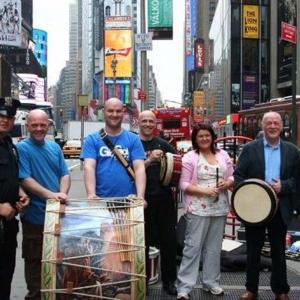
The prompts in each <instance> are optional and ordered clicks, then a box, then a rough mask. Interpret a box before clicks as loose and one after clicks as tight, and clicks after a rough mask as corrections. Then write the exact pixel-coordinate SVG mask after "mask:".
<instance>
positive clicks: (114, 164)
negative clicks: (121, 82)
mask: <svg viewBox="0 0 300 300" xmlns="http://www.w3.org/2000/svg"><path fill="white" fill-rule="evenodd" d="M123 117H124V107H123V103H122V102H121V101H120V100H119V99H118V98H110V99H108V100H107V101H106V102H105V104H104V119H105V131H106V133H107V135H108V138H109V140H110V141H111V142H112V143H113V144H114V145H115V147H116V148H118V150H119V151H120V152H121V153H122V155H123V157H124V158H125V159H126V160H127V162H128V163H129V165H130V166H131V167H132V168H133V171H134V173H135V181H133V180H132V179H131V177H130V176H129V175H128V173H127V172H126V170H125V168H124V167H123V165H122V164H121V163H120V162H119V161H118V160H117V159H116V158H115V156H114V154H113V153H112V152H111V151H110V150H109V148H108V147H107V146H106V144H105V143H104V141H103V140H102V138H101V137H100V135H99V132H98V131H97V132H95V133H92V134H90V135H89V136H87V138H86V140H85V143H84V147H83V150H82V152H81V158H82V159H84V182H85V188H86V192H87V197H88V198H89V199H93V198H97V197H125V196H128V195H130V194H136V195H137V196H138V197H140V198H143V199H144V195H145V186H146V174H145V165H144V158H145V154H144V150H143V146H142V144H141V141H140V139H139V137H138V136H137V135H136V134H134V133H132V132H129V131H127V130H125V129H123V128H122V121H123Z"/></svg>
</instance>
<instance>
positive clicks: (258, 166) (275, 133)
mask: <svg viewBox="0 0 300 300" xmlns="http://www.w3.org/2000/svg"><path fill="white" fill-rule="evenodd" d="M282 127H283V125H282V119H281V116H280V115H279V114H278V113H276V112H268V113H266V114H265V115H264V117H263V119H262V129H263V131H264V136H263V138H261V139H257V140H255V141H253V142H250V143H248V144H246V145H245V147H244V148H243V151H242V153H241V155H240V157H239V159H238V162H237V166H236V169H235V171H234V180H235V185H238V184H239V183H241V182H243V181H244V180H245V179H249V178H258V179H261V180H264V181H266V182H268V183H269V184H270V185H271V187H272V188H273V190H274V192H275V193H276V195H277V197H278V199H279V204H278V209H277V212H276V214H275V216H274V217H273V218H272V220H271V221H269V222H268V223H266V224H263V225H259V226H247V225H246V226H245V229H246V242H247V278H246V292H245V293H244V294H243V295H242V296H241V298H240V299H242V300H254V299H257V297H258V284H259V268H260V254H261V249H262V246H263V243H264V238H265V230H266V229H267V230H268V237H269V241H270V246H271V258H272V275H271V289H272V291H273V292H274V294H275V295H276V296H275V299H276V300H289V299H290V298H289V296H288V292H289V289H290V287H289V285H288V283H287V272H286V261H285V236H286V232H287V226H288V224H289V222H290V220H291V218H292V216H293V196H294V195H293V194H294V192H295V188H296V178H297V172H298V171H299V150H298V148H297V147H296V146H295V145H293V144H291V143H288V142H285V141H283V140H281V139H280V133H281V131H282Z"/></svg>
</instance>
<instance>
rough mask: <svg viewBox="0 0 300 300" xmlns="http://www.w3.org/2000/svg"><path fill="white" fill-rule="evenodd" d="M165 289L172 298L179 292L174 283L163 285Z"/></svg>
mask: <svg viewBox="0 0 300 300" xmlns="http://www.w3.org/2000/svg"><path fill="white" fill-rule="evenodd" d="M163 289H164V290H165V292H166V293H167V294H169V295H170V296H176V295H177V290H176V287H175V285H174V283H173V282H168V283H164V284H163Z"/></svg>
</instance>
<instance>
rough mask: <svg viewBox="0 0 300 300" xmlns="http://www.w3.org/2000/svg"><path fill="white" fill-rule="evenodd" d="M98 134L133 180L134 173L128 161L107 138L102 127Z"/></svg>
mask: <svg viewBox="0 0 300 300" xmlns="http://www.w3.org/2000/svg"><path fill="white" fill-rule="evenodd" d="M99 134H100V137H101V139H102V140H103V142H104V143H105V145H106V146H107V147H108V148H109V150H110V151H111V152H112V153H113V154H114V155H115V156H116V158H117V159H118V161H119V162H120V163H121V165H122V166H123V167H124V168H125V170H126V172H127V174H128V175H129V177H130V178H131V179H132V180H135V174H134V171H133V170H132V168H131V166H130V165H129V163H128V161H127V160H126V159H125V158H124V157H123V155H122V153H121V152H120V151H119V150H118V149H117V148H116V147H115V145H114V144H113V143H112V142H111V141H110V139H109V138H108V135H107V133H106V132H105V130H104V129H103V128H101V129H100V130H99Z"/></svg>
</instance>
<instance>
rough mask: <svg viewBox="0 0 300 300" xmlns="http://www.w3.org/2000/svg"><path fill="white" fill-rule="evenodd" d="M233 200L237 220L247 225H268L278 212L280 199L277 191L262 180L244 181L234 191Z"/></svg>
mask: <svg viewBox="0 0 300 300" xmlns="http://www.w3.org/2000/svg"><path fill="white" fill-rule="evenodd" d="M231 199H232V207H233V210H234V212H235V214H236V216H237V219H238V220H239V221H241V222H243V223H244V224H246V225H250V226H251V225H252V226H258V225H261V224H264V223H267V222H269V221H270V220H271V219H272V218H273V217H274V215H275V213H276V211H277V206H278V198H277V196H276V194H275V191H274V190H273V188H272V187H271V186H270V185H269V184H268V183H267V182H265V181H263V180H261V179H256V178H251V179H247V180H245V181H243V182H242V183H241V184H240V185H239V186H238V187H237V188H236V189H235V190H234V191H233V193H232V196H231Z"/></svg>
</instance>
